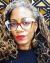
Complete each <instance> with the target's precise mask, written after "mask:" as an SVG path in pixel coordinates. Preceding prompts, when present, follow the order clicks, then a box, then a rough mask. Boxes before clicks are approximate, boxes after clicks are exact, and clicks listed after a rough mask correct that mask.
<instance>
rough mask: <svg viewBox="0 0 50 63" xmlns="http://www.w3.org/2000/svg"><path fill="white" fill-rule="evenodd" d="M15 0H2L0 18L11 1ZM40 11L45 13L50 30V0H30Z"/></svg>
mask: <svg viewBox="0 0 50 63" xmlns="http://www.w3.org/2000/svg"><path fill="white" fill-rule="evenodd" d="M12 1H14V0H0V19H1V16H2V13H3V11H4V9H5V7H6V6H7V4H9V3H10V2H12ZM29 1H30V2H31V3H32V4H33V5H34V6H35V7H37V8H38V9H39V11H40V12H41V13H42V14H43V15H44V18H45V20H46V22H47V26H48V29H49V30H50V0H29Z"/></svg>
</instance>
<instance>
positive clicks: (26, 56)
mask: <svg viewBox="0 0 50 63" xmlns="http://www.w3.org/2000/svg"><path fill="white" fill-rule="evenodd" d="M2 19H3V24H2V26H3V29H4V30H3V33H2V35H1V37H2V38H3V39H2V44H1V48H0V51H1V53H0V59H1V61H0V63H49V62H50V61H49V60H50V56H49V46H48V42H49V41H48V33H47V32H49V31H48V29H47V27H46V26H45V20H44V17H43V16H42V15H41V14H40V13H39V11H38V10H37V9H36V8H35V7H34V6H32V5H31V4H30V3H29V2H25V1H13V2H11V3H10V4H9V5H8V6H7V7H6V9H5V12H4V13H3V18H2ZM8 58H9V59H8Z"/></svg>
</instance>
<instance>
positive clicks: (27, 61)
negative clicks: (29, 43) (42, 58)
mask: <svg viewBox="0 0 50 63" xmlns="http://www.w3.org/2000/svg"><path fill="white" fill-rule="evenodd" d="M18 51H19V52H18V58H17V59H11V60H7V61H6V60H3V61H1V62H0V63H37V54H36V53H35V52H34V50H33V49H30V50H18Z"/></svg>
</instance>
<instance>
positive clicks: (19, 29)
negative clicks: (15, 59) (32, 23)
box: [16, 26, 24, 32]
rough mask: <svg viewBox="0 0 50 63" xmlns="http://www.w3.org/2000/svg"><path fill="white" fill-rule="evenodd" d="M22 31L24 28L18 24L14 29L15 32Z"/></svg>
mask: <svg viewBox="0 0 50 63" xmlns="http://www.w3.org/2000/svg"><path fill="white" fill-rule="evenodd" d="M22 31H24V30H23V29H22V27H21V26H18V27H17V29H16V32H22Z"/></svg>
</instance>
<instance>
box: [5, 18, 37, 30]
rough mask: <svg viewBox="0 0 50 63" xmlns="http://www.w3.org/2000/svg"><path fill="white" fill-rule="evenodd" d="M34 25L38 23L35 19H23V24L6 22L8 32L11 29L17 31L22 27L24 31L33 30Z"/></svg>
mask: <svg viewBox="0 0 50 63" xmlns="http://www.w3.org/2000/svg"><path fill="white" fill-rule="evenodd" d="M32 23H36V21H35V20H34V19H33V18H27V19H22V21H21V23H17V22H16V21H14V22H9V21H8V20H7V21H6V22H5V25H6V27H7V28H8V30H10V29H11V28H14V29H15V30H17V28H18V26H21V28H22V29H24V30H28V29H30V28H31V26H32Z"/></svg>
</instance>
